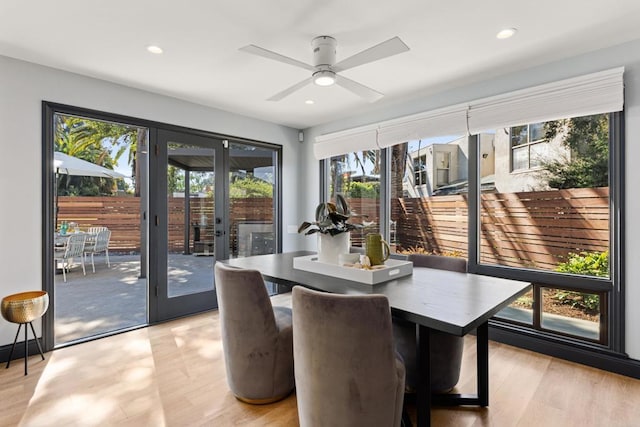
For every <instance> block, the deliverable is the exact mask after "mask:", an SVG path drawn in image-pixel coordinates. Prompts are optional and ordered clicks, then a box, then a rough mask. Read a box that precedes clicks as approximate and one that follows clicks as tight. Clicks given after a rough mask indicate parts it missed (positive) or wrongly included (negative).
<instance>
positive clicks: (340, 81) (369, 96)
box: [336, 75, 384, 102]
mask: <svg viewBox="0 0 640 427" xmlns="http://www.w3.org/2000/svg"><path fill="white" fill-rule="evenodd" d="M336 84H337V85H340V86H342V87H343V88H345V89H347V90H348V91H351V92H353V93H355V94H356V95H358V96H360V97H362V98H364V99H366V100H367V101H369V102H376V101H377V100H379V99H381V98H382V97H383V96H384V95H383V94H381V93H380V92H378V91H376V90H373V89H371V88H370V87H366V86H365V85H361V84H360V83H358V82H355V81H353V80H351V79H348V78H346V77H343V76H340V75H336Z"/></svg>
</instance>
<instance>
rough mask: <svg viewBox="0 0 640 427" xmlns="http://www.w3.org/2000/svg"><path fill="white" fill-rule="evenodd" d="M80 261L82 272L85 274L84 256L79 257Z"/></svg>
mask: <svg viewBox="0 0 640 427" xmlns="http://www.w3.org/2000/svg"><path fill="white" fill-rule="evenodd" d="M80 263H81V264H82V274H84V275H85V276H86V275H87V270H86V269H85V268H84V257H80Z"/></svg>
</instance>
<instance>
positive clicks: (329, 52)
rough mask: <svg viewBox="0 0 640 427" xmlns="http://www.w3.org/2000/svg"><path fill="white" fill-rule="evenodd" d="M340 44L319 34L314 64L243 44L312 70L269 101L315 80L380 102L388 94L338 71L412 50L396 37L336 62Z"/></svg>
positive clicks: (313, 44)
mask: <svg viewBox="0 0 640 427" xmlns="http://www.w3.org/2000/svg"><path fill="white" fill-rule="evenodd" d="M337 44H338V42H337V41H336V39H334V38H333V37H331V36H319V37H316V38H314V39H313V40H312V41H311V47H312V48H313V65H310V64H307V63H305V62H302V61H298V60H297V59H293V58H289V57H288V56H284V55H280V54H279V53H276V52H273V51H270V50H267V49H264V48H261V47H259V46H256V45H252V44H250V45H248V46H245V47H241V48H240V50H241V51H243V52H248V53H252V54H254V55H258V56H262V57H264V58H268V59H273V60H275V61H280V62H284V63H285V64H289V65H294V66H296V67H300V68H304V69H305V70H309V71H311V72H312V75H311V77H308V78H306V79H304V80H303V81H301V82H299V83H296V84H294V85H293V86H291V87H289V88H287V89H285V90H283V91H282V92H278V93H276V94H275V95H273V96H272V97H271V98H269V99H267V100H268V101H280V100H281V99H283V98H284V97H286V96H289V95H291V94H292V93H293V92H295V91H297V90H299V89H302V88H303V87H304V86H306V85H308V84H311V83H315V84H316V85H318V86H331V85H332V84H334V83H335V84H337V85H339V86H342V87H343V88H345V89H347V90H349V91H351V92H353V93H355V94H356V95H358V96H360V97H362V98H364V99H366V100H367V101H369V102H376V101H377V100H379V99H380V98H382V97H383V96H384V95H383V94H381V93H380V92H378V91H376V90H373V89H371V88H369V87H367V86H364V85H362V84H360V83H358V82H356V81H353V80H351V79H348V78H346V77H344V76H341V75H339V74H338V73H339V72H341V71H345V70H348V69H350V68H354V67H357V66H360V65H363V64H368V63H369V62H373V61H377V60H379V59H383V58H387V57H389V56H393V55H397V54H398V53H402V52H406V51H408V50H409V47H408V46H407V45H406V44H404V42H403V41H402V40H400V38H399V37H393V38H391V39H389V40H387V41H385V42H382V43H380V44H377V45H375V46H373V47H370V48H369V49H365V50H363V51H362V52H359V53H356V54H355V55H353V56H350V57H349V58H346V59H343V60H342V61H340V62H338V63H336V46H337Z"/></svg>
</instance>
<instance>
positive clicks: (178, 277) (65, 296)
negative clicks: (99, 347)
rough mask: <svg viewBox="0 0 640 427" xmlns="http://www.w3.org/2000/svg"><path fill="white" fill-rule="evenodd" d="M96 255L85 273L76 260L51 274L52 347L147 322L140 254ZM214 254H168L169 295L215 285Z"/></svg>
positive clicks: (145, 284)
mask: <svg viewBox="0 0 640 427" xmlns="http://www.w3.org/2000/svg"><path fill="white" fill-rule="evenodd" d="M109 258H110V260H111V267H107V263H106V260H105V257H104V256H96V257H95V265H96V272H95V274H94V273H92V272H91V265H90V263H89V265H88V266H87V275H86V276H84V275H83V274H82V268H81V267H80V265H79V264H76V265H75V266H74V268H73V269H72V270H71V273H69V274H68V275H67V282H66V283H64V282H63V281H62V275H56V277H55V286H56V292H55V322H56V323H55V342H56V345H58V344H62V343H68V342H72V341H75V340H78V339H82V338H86V337H90V336H96V335H101V334H105V333H109V332H113V331H115V330H120V329H127V328H131V327H135V326H139V325H144V324H146V323H147V281H146V279H144V278H140V277H139V275H140V256H139V255H110V257H109ZM214 261H215V260H214V258H213V257H198V256H193V255H182V254H172V255H170V257H169V266H170V267H169V270H170V271H169V278H170V279H169V280H170V284H169V291H170V296H178V295H184V294H188V293H192V292H199V291H202V290H204V289H207V288H209V289H211V288H212V287H213V264H214Z"/></svg>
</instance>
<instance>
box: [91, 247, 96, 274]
mask: <svg viewBox="0 0 640 427" xmlns="http://www.w3.org/2000/svg"><path fill="white" fill-rule="evenodd" d="M91 268H92V269H93V272H94V273H95V272H96V265H95V264H94V263H93V252H91Z"/></svg>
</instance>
